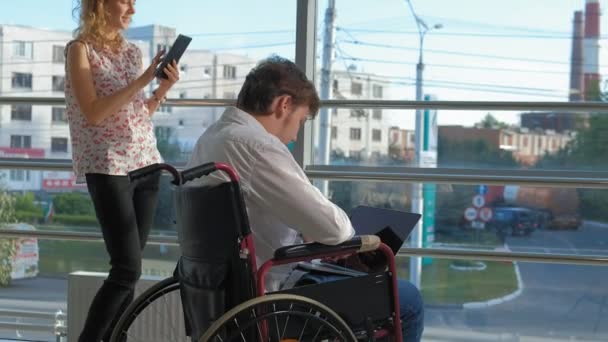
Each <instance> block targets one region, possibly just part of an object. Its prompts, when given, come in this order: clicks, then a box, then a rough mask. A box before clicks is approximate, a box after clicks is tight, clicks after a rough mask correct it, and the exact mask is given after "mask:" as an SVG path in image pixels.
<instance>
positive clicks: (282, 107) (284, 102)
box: [274, 95, 293, 119]
mask: <svg viewBox="0 0 608 342" xmlns="http://www.w3.org/2000/svg"><path fill="white" fill-rule="evenodd" d="M292 106H293V99H292V98H291V96H289V95H281V96H278V97H277V98H276V99H275V108H274V112H275V114H276V115H277V118H279V119H280V118H282V117H283V116H285V115H287V114H289V113H291V107H292Z"/></svg>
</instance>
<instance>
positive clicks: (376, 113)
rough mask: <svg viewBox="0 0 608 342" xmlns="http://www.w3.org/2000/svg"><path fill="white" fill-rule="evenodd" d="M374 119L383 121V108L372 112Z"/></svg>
mask: <svg viewBox="0 0 608 342" xmlns="http://www.w3.org/2000/svg"><path fill="white" fill-rule="evenodd" d="M372 118H374V119H376V120H382V109H381V108H374V109H373V110H372Z"/></svg>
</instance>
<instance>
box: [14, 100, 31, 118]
mask: <svg viewBox="0 0 608 342" xmlns="http://www.w3.org/2000/svg"><path fill="white" fill-rule="evenodd" d="M11 120H19V121H32V105H26V104H15V105H12V106H11Z"/></svg>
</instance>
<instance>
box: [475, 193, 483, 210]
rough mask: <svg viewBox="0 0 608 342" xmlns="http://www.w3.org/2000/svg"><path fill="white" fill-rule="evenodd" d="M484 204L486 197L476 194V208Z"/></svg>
mask: <svg viewBox="0 0 608 342" xmlns="http://www.w3.org/2000/svg"><path fill="white" fill-rule="evenodd" d="M484 204H486V199H485V198H483V196H482V195H475V197H473V206H474V207H475V208H481V207H483V205H484Z"/></svg>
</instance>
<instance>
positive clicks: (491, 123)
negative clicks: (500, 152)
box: [475, 113, 509, 129]
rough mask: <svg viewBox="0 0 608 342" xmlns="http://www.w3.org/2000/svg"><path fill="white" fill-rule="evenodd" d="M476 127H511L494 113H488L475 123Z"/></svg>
mask: <svg viewBox="0 0 608 342" xmlns="http://www.w3.org/2000/svg"><path fill="white" fill-rule="evenodd" d="M475 126H476V127H481V128H502V129H504V128H509V125H508V124H507V123H505V122H502V121H498V119H496V118H495V117H494V116H493V115H492V114H490V113H488V114H486V116H485V117H484V118H483V120H481V121H480V122H478V123H476V124H475Z"/></svg>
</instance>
